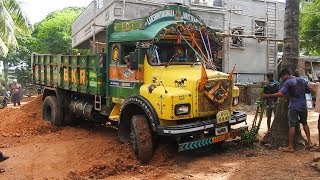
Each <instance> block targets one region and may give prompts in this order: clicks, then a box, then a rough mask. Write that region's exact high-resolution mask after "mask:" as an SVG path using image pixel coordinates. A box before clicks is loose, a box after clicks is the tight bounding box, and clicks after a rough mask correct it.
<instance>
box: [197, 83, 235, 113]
mask: <svg viewBox="0 0 320 180" xmlns="http://www.w3.org/2000/svg"><path fill="white" fill-rule="evenodd" d="M232 86H233V84H232V82H231V81H230V80H228V79H223V80H221V79H220V80H208V81H207V82H206V85H205V88H204V89H202V90H201V91H199V96H198V111H199V112H208V111H214V110H215V111H219V110H223V109H226V108H229V107H230V106H231V105H232ZM214 87H219V88H216V91H215V92H220V91H222V89H224V90H225V91H227V92H228V96H227V98H226V99H224V100H223V101H222V102H221V103H220V104H218V103H216V102H214V101H213V100H211V99H209V98H208V97H207V95H206V92H207V93H208V92H209V91H210V89H212V88H214ZM214 95H215V94H213V96H214Z"/></svg>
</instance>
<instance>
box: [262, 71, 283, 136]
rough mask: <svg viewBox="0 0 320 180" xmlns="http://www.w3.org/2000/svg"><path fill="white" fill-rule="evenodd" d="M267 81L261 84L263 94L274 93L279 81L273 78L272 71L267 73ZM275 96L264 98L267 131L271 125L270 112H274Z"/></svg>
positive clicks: (277, 88)
mask: <svg viewBox="0 0 320 180" xmlns="http://www.w3.org/2000/svg"><path fill="white" fill-rule="evenodd" d="M266 76H267V80H268V82H266V83H264V85H263V93H264V94H274V93H277V92H278V91H279V85H280V83H279V82H278V81H277V80H274V78H273V73H268V74H267V75H266ZM277 99H278V98H277V97H272V98H267V99H266V115H267V126H268V131H270V126H271V117H272V112H273V113H275V110H276V103H277Z"/></svg>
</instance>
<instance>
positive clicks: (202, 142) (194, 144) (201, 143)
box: [178, 126, 248, 152]
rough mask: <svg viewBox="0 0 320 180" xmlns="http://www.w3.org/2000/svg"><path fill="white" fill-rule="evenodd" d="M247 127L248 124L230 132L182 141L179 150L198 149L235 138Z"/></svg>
mask: <svg viewBox="0 0 320 180" xmlns="http://www.w3.org/2000/svg"><path fill="white" fill-rule="evenodd" d="M247 129H248V126H244V127H240V128H237V129H233V130H232V131H230V132H229V133H226V134H222V135H219V136H212V137H208V138H203V139H199V140H195V141H191V142H184V143H180V144H179V149H178V151H179V152H180V151H187V150H192V149H197V148H201V147H205V146H209V145H211V144H214V143H217V142H221V141H225V140H228V139H235V138H236V137H241V134H242V132H243V131H245V130H247Z"/></svg>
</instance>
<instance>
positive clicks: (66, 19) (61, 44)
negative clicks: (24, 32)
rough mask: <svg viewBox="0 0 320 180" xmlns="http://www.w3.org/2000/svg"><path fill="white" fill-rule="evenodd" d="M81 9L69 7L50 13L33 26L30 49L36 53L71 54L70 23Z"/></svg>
mask: <svg viewBox="0 0 320 180" xmlns="http://www.w3.org/2000/svg"><path fill="white" fill-rule="evenodd" d="M83 10H84V8H78V7H69V8H65V9H63V10H59V11H54V12H52V13H50V14H49V15H48V16H47V17H46V18H45V19H44V20H43V21H41V22H40V23H39V24H37V25H36V26H35V31H34V32H33V37H34V38H33V40H32V41H33V46H32V50H33V51H35V52H37V53H54V54H72V46H71V24H72V22H73V21H74V20H75V19H76V18H77V17H78V16H79V15H80V13H81V12H82V11H83Z"/></svg>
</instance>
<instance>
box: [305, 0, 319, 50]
mask: <svg viewBox="0 0 320 180" xmlns="http://www.w3.org/2000/svg"><path fill="white" fill-rule="evenodd" d="M319 10H320V0H314V1H311V2H305V3H303V4H302V9H301V14H300V23H301V26H300V33H301V39H302V41H301V47H302V49H303V50H304V51H305V53H306V54H308V55H314V56H319V55H320V11H319Z"/></svg>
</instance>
